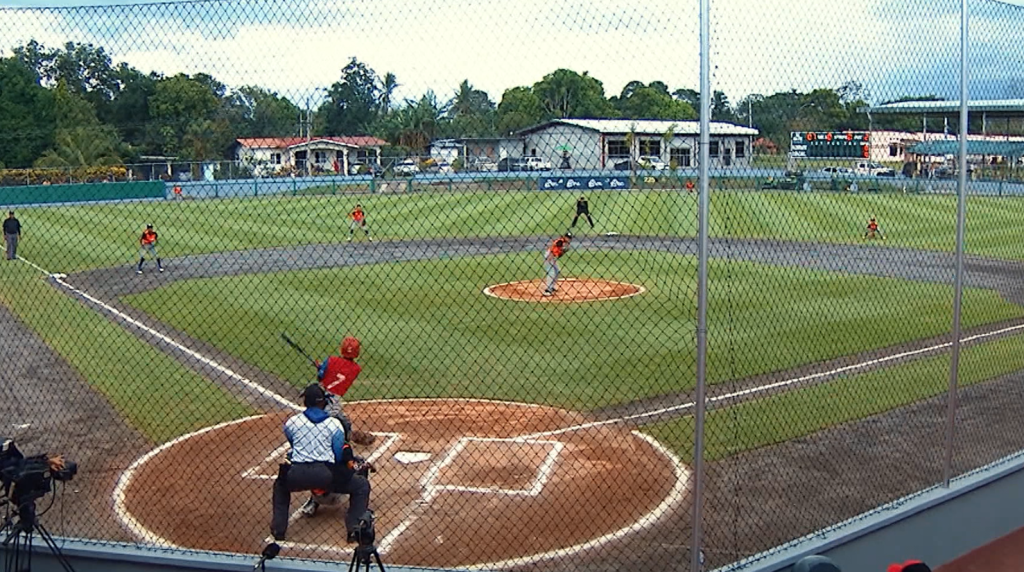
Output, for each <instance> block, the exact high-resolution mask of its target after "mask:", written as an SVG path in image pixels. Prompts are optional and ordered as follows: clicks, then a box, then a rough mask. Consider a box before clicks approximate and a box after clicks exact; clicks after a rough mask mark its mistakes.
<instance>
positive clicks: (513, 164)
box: [495, 157, 526, 172]
mask: <svg viewBox="0 0 1024 572" xmlns="http://www.w3.org/2000/svg"><path fill="white" fill-rule="evenodd" d="M495 170H497V171H501V172H509V171H525V170H526V160H525V159H523V158H522V157H502V158H501V160H499V161H498V164H497V166H496V169H495Z"/></svg>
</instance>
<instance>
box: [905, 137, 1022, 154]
mask: <svg viewBox="0 0 1024 572" xmlns="http://www.w3.org/2000/svg"><path fill="white" fill-rule="evenodd" d="M907 152H909V153H915V154H917V155H956V154H958V153H959V152H960V142H959V141H928V142H926V143H918V144H917V145H914V146H912V147H908V148H907ZM967 154H968V155H998V156H1000V157H1011V158H1017V157H1022V156H1024V142H1020V141H971V140H968V141H967Z"/></svg>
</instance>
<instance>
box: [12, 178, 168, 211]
mask: <svg viewBox="0 0 1024 572" xmlns="http://www.w3.org/2000/svg"><path fill="white" fill-rule="evenodd" d="M156 198H160V199H162V198H164V182H163V181H128V182H122V183H83V184H71V185H29V186H24V187H0V205H3V206H14V205H38V204H53V203H86V202H96V201H125V200H136V199H156Z"/></svg>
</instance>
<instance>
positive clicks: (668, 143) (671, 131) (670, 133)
mask: <svg viewBox="0 0 1024 572" xmlns="http://www.w3.org/2000/svg"><path fill="white" fill-rule="evenodd" d="M675 138H676V124H675V123H673V124H671V125H669V126H668V129H666V130H665V132H664V133H662V135H661V140H662V141H664V142H665V148H666V149H669V159H668V162H669V165H670V166H671V165H672V151H671V149H672V140H673V139H675ZM677 166H678V165H677ZM673 170H675V169H674V168H673Z"/></svg>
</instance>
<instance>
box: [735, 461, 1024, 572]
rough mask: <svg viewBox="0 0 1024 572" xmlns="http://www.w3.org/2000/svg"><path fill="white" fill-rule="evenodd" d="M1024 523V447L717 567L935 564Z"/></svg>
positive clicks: (858, 571) (778, 569)
mask: <svg viewBox="0 0 1024 572" xmlns="http://www.w3.org/2000/svg"><path fill="white" fill-rule="evenodd" d="M1020 527H1024V453H1022V454H1017V455H1014V456H1012V457H1008V458H1006V459H1003V460H1002V461H999V462H997V463H994V464H992V465H989V466H988V467H986V468H984V469H980V470H978V471H975V472H974V473H970V474H968V475H965V476H963V477H959V478H957V479H954V480H953V481H952V482H951V483H950V487H949V488H943V487H936V488H933V489H930V490H927V491H923V492H921V493H918V494H917V495H913V496H911V497H907V498H905V499H901V500H899V501H896V502H894V503H891V504H889V505H886V506H883V507H880V508H878V509H876V510H874V511H871V512H870V513H867V514H864V515H861V516H858V517H856V518H854V519H851V520H850V521H848V522H846V523H843V524H840V525H837V526H835V527H833V528H831V529H828V530H823V531H820V532H819V533H816V534H814V535H811V536H808V537H805V538H803V539H800V540H797V541H795V542H793V543H791V544H789V545H787V546H784V547H781V548H780V549H778V550H776V551H773V552H771V553H765V554H761V555H758V556H755V557H752V558H750V559H748V560H746V561H743V562H740V563H737V564H735V565H731V566H727V567H724V568H721V569H719V570H718V571H717V572H792V569H793V564H794V563H795V562H797V561H798V560H799V559H800V558H803V557H804V556H808V555H811V554H822V555H824V556H828V557H829V558H831V559H832V560H833V561H834V562H835V563H836V564H837V565H838V566H839V567H840V568H841V569H842V570H843V572H881V571H884V570H885V569H886V567H887V566H888V565H889V564H891V563H893V562H903V561H905V560H909V559H917V560H922V561H924V562H926V563H928V565H929V566H931V567H932V568H933V569H934V568H937V567H938V566H940V565H942V564H946V563H948V562H950V561H952V560H954V559H956V558H957V557H959V556H962V555H964V554H966V553H968V552H970V551H971V550H974V549H975V548H978V547H981V546H983V545H985V544H987V543H989V542H991V541H993V540H995V539H997V538H1000V537H1002V536H1005V535H1006V534H1009V533H1010V532H1013V531H1014V530H1016V529H1018V528H1020Z"/></svg>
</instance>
